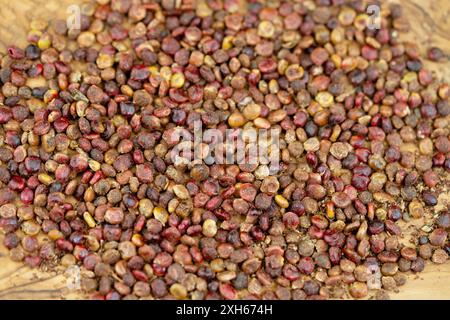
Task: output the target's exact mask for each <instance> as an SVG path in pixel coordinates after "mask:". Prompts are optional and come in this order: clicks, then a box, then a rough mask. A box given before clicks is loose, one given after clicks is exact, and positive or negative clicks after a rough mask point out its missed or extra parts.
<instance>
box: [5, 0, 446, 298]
mask: <svg viewBox="0 0 450 320" xmlns="http://www.w3.org/2000/svg"><path fill="white" fill-rule="evenodd" d="M382 1H383V2H384V1H385V0H382ZM81 2H83V0H19V1H11V0H0V52H4V49H5V47H6V45H8V44H15V45H18V46H24V45H25V44H26V40H25V39H26V34H27V31H28V29H29V23H30V21H31V20H32V19H34V18H40V19H45V20H48V19H52V18H54V17H58V18H65V17H66V9H67V7H68V6H69V5H71V4H78V3H81ZM392 2H398V3H401V4H402V7H403V9H404V12H405V13H406V16H407V17H409V21H410V25H411V29H412V31H411V32H410V34H408V35H407V36H402V37H403V38H404V39H406V40H409V41H414V42H417V43H419V45H420V48H421V50H422V53H423V55H424V54H425V52H426V49H427V48H428V47H430V46H439V47H440V48H441V49H443V50H444V51H445V52H446V53H447V55H449V54H450V20H449V16H450V1H448V0H433V1H429V0H393V1H392ZM425 64H426V66H427V67H428V68H430V69H432V70H435V71H436V76H437V77H439V78H441V79H445V80H446V81H447V82H449V81H450V62H449V61H448V60H447V61H446V62H444V63H440V64H437V63H432V62H429V61H427V62H426V63H425ZM448 181H449V180H447V185H448V184H449V183H448ZM449 199H450V197H449V195H448V194H447V195H441V197H440V198H439V200H440V206H443V205H448V203H449ZM404 241H407V239H406V238H405V239H404ZM1 242H2V236H1V235H0V243H1ZM408 278H409V280H408V282H407V283H406V285H404V286H402V287H400V288H399V292H397V293H391V298H392V299H450V263H449V262H448V263H446V264H444V265H440V266H437V265H432V264H428V265H427V267H426V268H425V271H424V272H422V273H420V274H418V275H408ZM67 284H68V281H67V274H65V273H64V270H62V269H57V270H54V271H51V272H48V271H43V270H36V269H30V268H28V267H26V266H24V265H23V264H20V263H15V262H12V261H11V260H10V259H9V258H8V252H7V250H6V249H5V248H4V247H3V246H2V245H0V299H80V298H83V297H85V295H84V294H83V293H82V292H81V291H80V290H75V289H69V288H71V286H68V285H67Z"/></svg>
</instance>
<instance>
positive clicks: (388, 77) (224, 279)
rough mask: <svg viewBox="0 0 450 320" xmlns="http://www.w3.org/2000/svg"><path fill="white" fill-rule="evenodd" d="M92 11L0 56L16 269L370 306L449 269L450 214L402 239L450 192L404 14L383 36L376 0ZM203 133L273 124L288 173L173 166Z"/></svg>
mask: <svg viewBox="0 0 450 320" xmlns="http://www.w3.org/2000/svg"><path fill="white" fill-rule="evenodd" d="M96 2H97V4H90V5H85V6H84V8H83V15H82V17H81V30H74V29H70V30H68V29H67V27H66V23H65V21H62V20H55V21H54V22H53V23H52V24H51V25H50V26H47V24H46V23H45V22H42V21H35V22H33V23H32V28H33V30H32V31H31V32H30V34H29V42H30V44H29V45H28V46H27V47H26V48H25V49H24V50H22V49H20V48H17V47H14V46H12V47H10V48H8V52H7V55H5V56H3V57H1V56H0V61H1V69H0V86H1V93H0V125H1V127H0V133H1V135H0V136H1V139H0V187H1V188H0V228H1V229H2V230H3V231H4V233H5V237H4V244H5V245H6V247H8V248H9V249H10V250H11V251H10V253H11V258H12V259H14V260H16V261H24V262H25V263H27V264H28V265H30V266H36V267H37V266H39V265H42V264H44V265H47V264H50V263H53V262H54V261H55V260H57V261H59V263H61V264H62V265H63V266H70V265H74V264H78V265H82V267H83V270H84V271H83V274H84V278H83V281H82V284H83V289H84V290H86V291H88V292H90V293H91V297H92V298H99V299H120V298H125V299H135V298H152V297H153V298H158V299H166V298H177V299H186V298H187V299H238V298H246V299H276V298H278V299H305V298H308V299H323V298H342V297H345V295H346V293H347V288H348V289H349V290H348V291H349V293H350V294H351V296H353V297H355V298H363V297H366V296H367V295H368V294H369V290H371V289H382V288H383V289H385V290H392V289H394V288H395V287H396V286H398V285H402V284H403V283H404V281H405V276H404V275H403V274H402V272H405V271H408V270H412V271H413V272H420V271H422V270H423V268H424V265H425V260H427V259H431V260H433V261H434V262H435V263H444V262H445V261H446V260H447V258H448V253H449V243H448V233H447V232H448V230H449V227H450V213H449V212H448V210H442V211H441V212H438V213H437V215H436V220H435V221H434V220H433V223H434V224H430V225H429V226H428V227H424V228H422V229H421V230H419V231H418V233H417V235H415V237H414V238H413V242H412V243H408V244H406V245H405V243H403V242H402V239H401V238H402V235H403V233H404V230H403V229H402V228H401V224H400V223H399V222H401V221H402V220H403V221H409V220H411V219H423V217H428V212H429V209H430V208H432V207H433V206H435V205H436V204H437V196H436V194H437V192H440V191H441V190H444V189H445V188H448V180H445V179H447V178H446V177H448V172H449V171H450V140H449V134H450V132H449V131H450V126H449V123H450V116H449V115H450V107H449V103H448V100H449V86H448V85H447V84H440V83H438V82H437V81H435V80H434V79H433V76H432V74H431V73H430V72H429V71H427V70H426V69H424V68H423V66H422V62H421V61H420V54H419V50H418V47H417V45H416V44H413V43H401V42H399V40H398V31H405V30H406V29H407V23H405V20H404V18H402V16H401V8H400V7H399V6H396V5H392V6H390V7H388V6H386V5H385V4H382V8H383V10H382V12H383V15H382V18H381V28H380V29H378V30H371V29H369V28H368V27H367V26H368V23H369V20H370V17H369V16H368V15H367V14H366V13H365V10H366V5H365V4H364V3H363V2H361V1H343V0H317V1H311V0H307V1H267V2H266V1H250V0H249V1H248V2H244V3H243V2H242V1H237V0H227V1H222V0H210V1H203V0H198V1H194V0H182V1H174V0H161V1H158V0H156V1H140V0H111V1H109V0H97V1H96ZM430 55H431V56H432V57H435V56H437V55H438V51H437V49H434V50H433V52H431V53H430ZM196 120H197V121H202V123H203V125H204V127H207V128H218V129H219V130H222V131H224V130H225V129H227V128H235V129H239V128H251V127H255V128H262V129H268V128H276V129H278V130H279V131H280V132H281V141H280V146H279V148H280V152H281V160H282V166H281V169H282V170H281V171H280V172H279V173H278V174H277V175H270V174H269V170H268V167H267V165H263V164H261V165H249V164H244V165H220V164H213V165H206V164H205V163H196V164H193V165H185V164H174V163H173V162H172V160H171V157H170V156H169V154H170V150H172V148H173V147H174V145H175V144H176V141H174V140H173V139H172V138H171V137H172V134H171V133H173V131H174V130H175V127H183V128H184V130H186V131H187V132H192V130H193V123H194V121H196ZM42 234H44V235H45V236H46V238H47V239H50V240H51V241H43V240H42V239H41V237H40V236H39V235H42ZM384 293H385V291H379V294H378V296H377V297H379V298H383V297H385V295H384Z"/></svg>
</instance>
